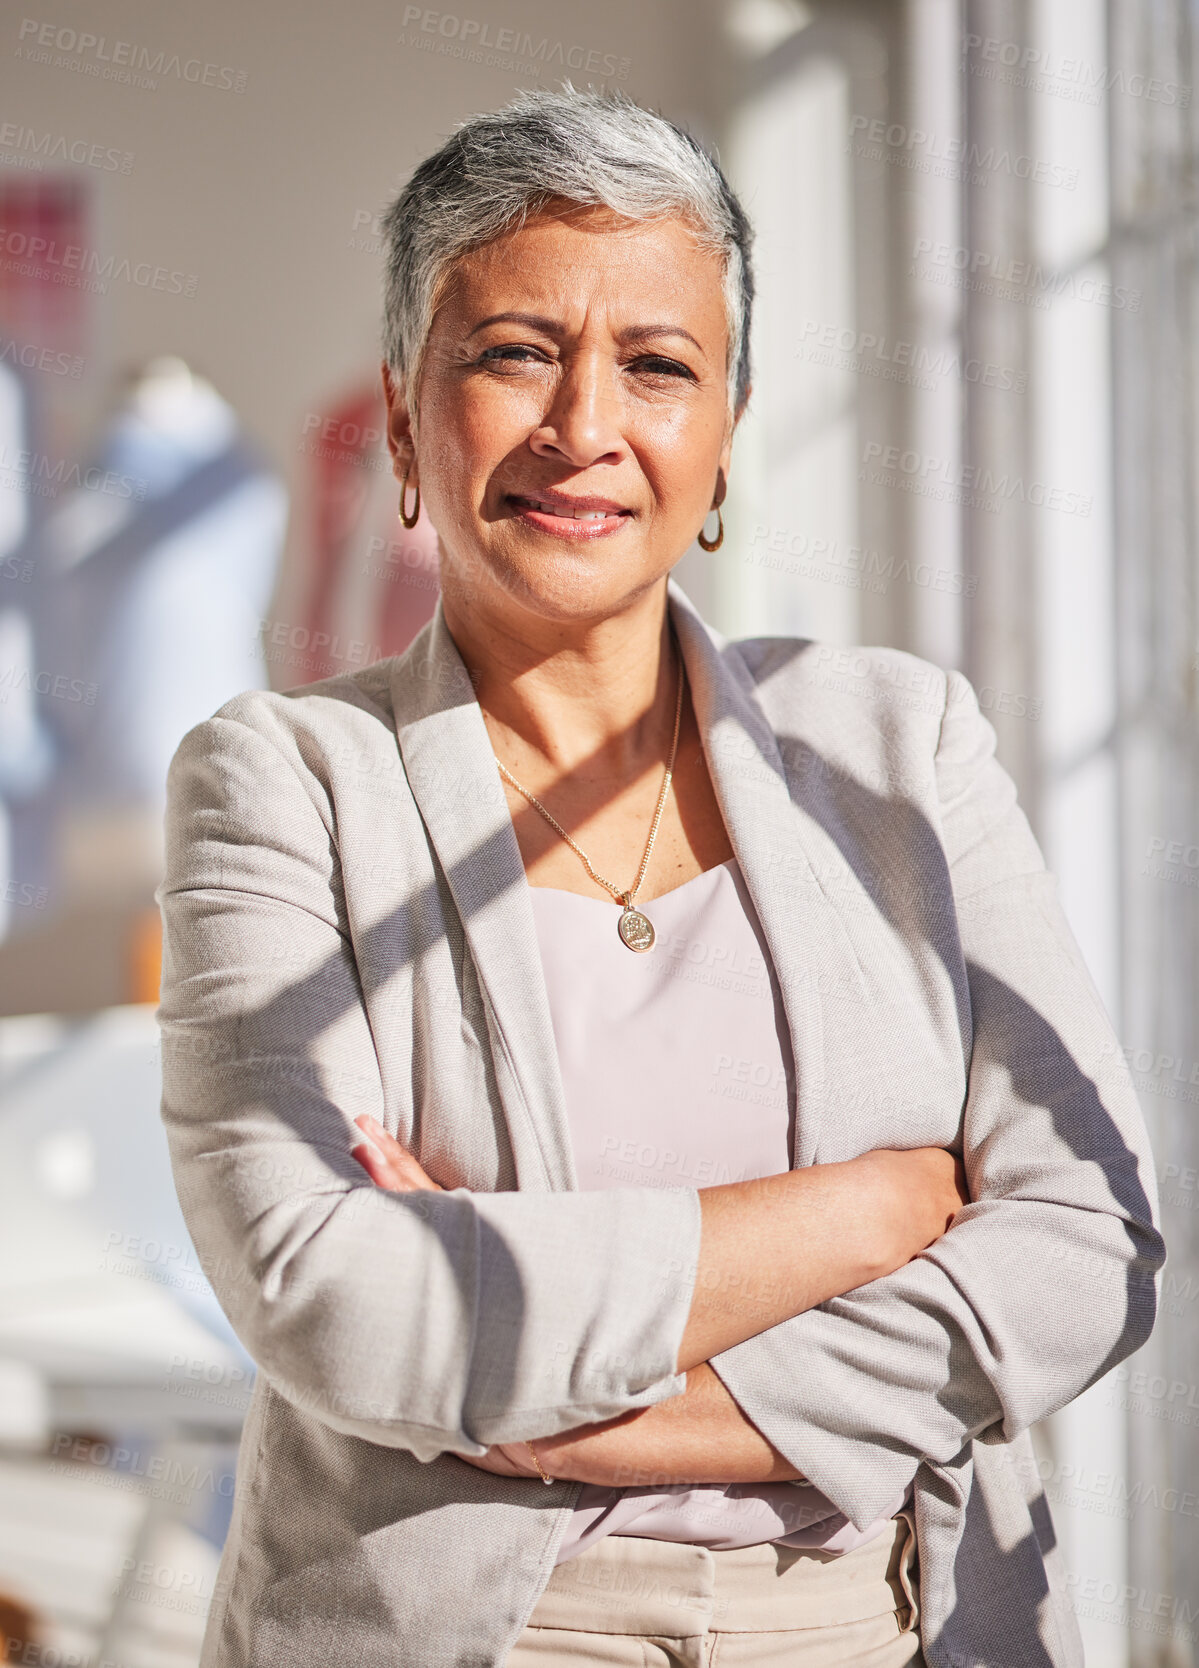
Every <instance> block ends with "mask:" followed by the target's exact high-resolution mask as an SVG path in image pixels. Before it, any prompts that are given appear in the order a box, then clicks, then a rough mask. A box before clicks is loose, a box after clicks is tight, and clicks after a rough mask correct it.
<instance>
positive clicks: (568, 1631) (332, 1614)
mask: <svg viewBox="0 0 1199 1668" xmlns="http://www.w3.org/2000/svg"><path fill="white" fill-rule="evenodd" d="M386 224H387V239H388V250H389V260H388V284H387V362H386V367H385V371H384V378H385V385H386V392H387V400H388V407H389V435H390V444H391V449H392V454H393V458H394V461H395V467H396V472H397V475H398V477H399V479H400V483H401V514H402V516H403V517H404V520H405V523H406V524H408V525H411V524H412V523H413V522H414V521H415V518H416V516H417V515H418V513H419V511H420V506H422V505H423V506H424V508H425V509H426V510H427V512H428V514H429V516H430V517H431V519H432V522H433V524H434V526H435V527H436V529H437V531H438V534H439V536H440V548H441V579H442V591H441V596H440V599H439V603H438V609H437V613H436V615H435V617H434V619H433V621H432V622H431V623H430V625H429V626H428V627H426V628H425V630H424V631H422V633H421V634H420V635H419V637H418V638H417V640H416V641H415V643H414V644H413V645H412V646H411V648H410V649H409V650H408V651H407V652H406V653H405V654H403V655H401V656H398V657H396V658H394V659H392V660H389V661H383V662H379V663H377V664H376V665H374V666H372V667H369V668H367V669H365V670H362V671H357V672H354V673H350V674H347V675H344V676H341V677H336V678H330V679H326V680H324V681H323V682H321V683H317V684H313V685H309V686H306V687H304V688H299V689H296V690H294V691H290V692H288V693H286V694H281V695H280V694H270V693H261V692H250V693H247V694H245V695H243V696H240V697H238V698H237V699H236V700H234V701H231V702H229V703H227V704H226V705H225V706H224V707H222V708H221V710H220V711H219V712H218V713H217V714H216V715H215V716H214V717H213V718H212V719H211V720H209V721H208V722H207V723H205V724H201V725H199V726H197V728H196V729H194V730H193V731H191V732H190V734H189V735H188V736H187V737H186V738H185V739H184V741H183V743H182V744H181V746H180V748H179V751H178V753H177V755H176V758H175V760H174V762H173V764H172V769H171V778H170V804H169V810H168V816H167V848H168V850H167V873H166V877H165V879H164V881H163V884H162V887H161V888H160V892H159V900H160V903H161V905H162V909H163V914H164V922H165V961H164V975H163V989H162V1005H161V1008H160V1019H161V1023H162V1030H163V1068H164V1098H163V1112H164V1118H165V1121H166V1126H167V1129H168V1132H169V1137H170V1142H171V1149H172V1158H173V1163H174V1166H175V1174H176V1177H177V1181H178V1186H179V1191H180V1197H181V1199H182V1201H183V1205H184V1208H185V1210H186V1212H187V1216H188V1221H189V1224H190V1226H191V1229H192V1233H193V1236H194V1238H195V1241H196V1244H197V1247H198V1249H199V1252H200V1255H201V1257H202V1259H203V1261H204V1266H205V1268H206V1270H207V1272H208V1274H209V1277H210V1278H211V1280H212V1282H213V1285H214V1287H215V1288H216V1290H217V1292H218V1294H219V1295H220V1297H221V1300H222V1302H223V1304H224V1305H225V1307H226V1309H227V1311H228V1313H229V1315H230V1317H231V1319H232V1320H233V1322H234V1324H235V1325H236V1326H237V1328H238V1330H239V1333H240V1335H241V1336H242V1338H243V1339H244V1340H245V1341H246V1344H247V1346H248V1348H249V1349H250V1350H251V1351H252V1353H253V1354H254V1356H255V1358H256V1360H257V1361H258V1362H259V1364H260V1366H261V1368H262V1372H261V1374H260V1376H259V1379H258V1384H257V1387H256V1390H255V1396H254V1402H253V1406H252V1410H251V1413H250V1416H249V1419H248V1422H247V1426H246V1431H245V1436H244V1440H243V1443H242V1450H241V1459H240V1463H239V1472H238V1482H237V1496H236V1507H235V1514H234V1520H233V1524H232V1527H231V1531H230V1536H229V1542H228V1545H227V1547H226V1552H225V1562H224V1565H223V1568H222V1577H221V1584H220V1593H219V1596H218V1598H217V1600H216V1601H215V1603H214V1606H213V1611H212V1615H211V1617H210V1622H209V1632H208V1636H207V1642H206V1649H205V1656H204V1662H205V1663H206V1664H207V1665H209V1668H215V1665H220V1668H248V1665H250V1664H255V1665H256V1668H257V1665H262V1664H266V1663H276V1662H279V1663H282V1662H286V1663H288V1664H291V1665H301V1668H302V1665H306V1664H313V1665H314V1668H315V1665H316V1664H320V1665H321V1668H328V1665H333V1664H341V1663H344V1664H347V1665H349V1664H354V1665H355V1668H359V1665H361V1664H380V1665H382V1664H389V1665H390V1664H394V1663H412V1664H421V1665H422V1668H440V1665H442V1664H445V1665H449V1664H471V1665H482V1664H488V1665H490V1664H501V1663H504V1662H511V1663H512V1664H514V1665H517V1668H524V1665H525V1664H532V1663H544V1664H556V1663H560V1662H561V1663H566V1662H570V1663H587V1662H606V1663H649V1662H654V1663H685V1664H697V1665H699V1664H705V1665H709V1668H710V1665H711V1664H712V1663H713V1662H714V1661H715V1660H716V1659H717V1658H719V1661H720V1663H721V1665H722V1668H729V1665H730V1664H732V1663H738V1664H746V1665H748V1664H751V1663H752V1664H755V1665H759V1668H765V1665H767V1664H774V1663H782V1662H787V1663H796V1664H798V1663H807V1664H834V1663H836V1664H841V1663H851V1662H852V1663H869V1664H873V1665H875V1668H889V1665H891V1664H899V1663H917V1664H919V1663H921V1662H925V1663H927V1664H928V1665H929V1668H942V1665H949V1664H952V1665H954V1668H958V1665H961V1664H964V1663H970V1664H983V1663H987V1664H991V1663H1002V1664H1004V1665H1005V1668H1022V1665H1024V1664H1028V1665H1030V1668H1031V1665H1033V1664H1036V1665H1038V1668H1039V1665H1043V1664H1046V1663H1051V1664H1054V1665H1057V1664H1062V1665H1065V1664H1071V1665H1073V1664H1079V1663H1081V1661H1082V1657H1081V1648H1080V1643H1079V1635H1078V1630H1077V1626H1076V1624H1075V1622H1074V1620H1073V1616H1072V1613H1071V1611H1070V1607H1069V1598H1068V1576H1067V1572H1066V1571H1065V1570H1064V1568H1063V1567H1062V1565H1061V1561H1060V1557H1059V1555H1058V1554H1057V1553H1056V1551H1055V1550H1054V1544H1053V1536H1052V1530H1051V1526H1050V1522H1049V1515H1048V1509H1047V1506H1046V1502H1045V1499H1044V1495H1043V1494H1042V1492H1041V1491H1040V1488H1039V1485H1038V1483H1037V1478H1036V1470H1035V1465H1034V1464H1033V1463H1032V1458H1033V1456H1032V1449H1031V1445H1030V1441H1029V1437H1028V1427H1029V1426H1030V1425H1031V1424H1032V1423H1033V1422H1035V1421H1036V1420H1038V1419H1040V1418H1042V1417H1043V1416H1045V1415H1046V1414H1047V1413H1049V1412H1051V1411H1052V1410H1053V1409H1055V1408H1058V1407H1060V1406H1062V1405H1063V1404H1064V1403H1065V1402H1067V1401H1069V1400H1070V1399H1071V1398H1072V1397H1074V1396H1076V1395H1077V1394H1078V1393H1079V1392H1080V1391H1081V1390H1082V1389H1083V1388H1085V1387H1086V1386H1087V1385H1088V1384H1090V1383H1091V1382H1092V1381H1093V1380H1094V1379H1095V1378H1096V1377H1098V1376H1099V1374H1100V1373H1102V1372H1103V1371H1105V1370H1106V1369H1108V1368H1109V1367H1111V1366H1112V1365H1114V1364H1115V1363H1116V1362H1117V1361H1119V1360H1120V1359H1122V1358H1123V1357H1124V1356H1126V1355H1128V1354H1129V1353H1130V1352H1131V1351H1132V1350H1134V1349H1135V1348H1136V1347H1137V1346H1138V1345H1139V1344H1140V1343H1142V1342H1143V1340H1144V1339H1145V1337H1146V1336H1147V1335H1148V1333H1149V1330H1150V1328H1151V1326H1152V1322H1153V1316H1154V1306H1155V1281H1154V1276H1155V1273H1156V1271H1157V1269H1158V1268H1159V1267H1160V1266H1161V1263H1162V1261H1163V1258H1164V1251H1163V1246H1162V1241H1161V1237H1160V1234H1159V1233H1158V1228H1157V1217H1156V1194H1155V1190H1154V1180H1153V1172H1152V1164H1151V1159H1150V1154H1149V1149H1148V1144H1147V1140H1146V1135H1145V1130H1144V1127H1143V1124H1142V1121H1141V1118H1140V1114H1139V1111H1138V1108H1137V1103H1136V1099H1135V1095H1134V1093H1133V1090H1132V1087H1131V1084H1130V1081H1129V1079H1128V1076H1127V1073H1126V1072H1125V1070H1124V1068H1123V1064H1122V1058H1121V1055H1120V1052H1119V1049H1118V1047H1117V1046H1116V1044H1115V1039H1114V1037H1113V1035H1112V1031H1111V1027H1110V1024H1109V1022H1108V1020H1107V1018H1106V1016H1105V1014H1104V1012H1103V1009H1102V1005H1101V1003H1100V1001H1099V998H1098V996H1097V994H1096V992H1095V989H1094V986H1093V984H1092V983H1091V981H1090V979H1089V976H1088V974H1087V972H1086V970H1085V968H1084V967H1083V965H1082V962H1081V960H1080V957H1079V953H1078V950H1077V947H1076V945H1075V942H1074V940H1073V938H1072V936H1071V934H1070V931H1069V928H1068V927H1067V925H1066V922H1065V919H1064V917H1063V915H1062V913H1061V910H1060V908H1059V906H1058V904H1057V901H1056V897H1055V892H1054V886H1053V882H1052V879H1051V877H1050V876H1049V875H1048V874H1047V873H1046V871H1045V868H1044V864H1043V862H1042V859H1041V855H1040V853H1039V851H1038V849H1037V847H1036V844H1035V842H1034V841H1033V838H1032V835H1031V833H1030V831H1029V829H1028V825H1027V822H1026V821H1025V819H1024V817H1023V815H1022V813H1021V812H1020V810H1019V809H1018V807H1017V806H1016V803H1015V794H1014V790H1013V788H1012V784H1011V781H1010V779H1009V778H1008V777H1007V776H1006V775H1005V773H1004V772H1003V771H1002V769H1001V768H1000V767H999V765H998V764H997V763H996V761H995V759H994V756H993V750H994V739H995V738H994V733H993V731H992V730H991V728H990V726H989V725H988V724H987V722H986V720H985V719H984V717H983V716H982V714H981V713H980V711H979V707H978V704H977V701H976V700H975V697H974V694H973V691H972V690H971V688H970V686H969V684H968V683H967V682H966V680H965V679H964V678H963V677H962V676H961V675H960V674H959V673H957V672H948V673H946V672H943V671H941V670H939V669H938V668H936V667H934V666H931V665H929V664H928V663H926V662H923V661H920V660H917V659H915V658H914V657H912V656H910V655H906V654H902V653H899V652H896V651H890V650H878V649H871V650H860V651H859V650H855V651H841V650H834V649H832V648H830V647H828V646H825V645H821V644H818V643H812V642H807V641H803V640H794V639H788V638H758V639H753V640H748V641H742V642H737V643H731V642H728V641H727V640H726V639H724V638H723V637H722V636H721V635H720V634H719V633H717V632H715V631H714V630H713V629H712V628H711V627H709V626H708V625H707V624H706V623H705V622H704V621H703V620H702V619H701V618H700V616H699V615H698V613H697V612H696V611H695V609H694V607H693V606H692V604H691V603H690V602H689V601H688V599H687V598H686V596H685V595H684V594H683V592H682V591H681V590H680V589H679V587H678V586H677V584H676V583H675V582H674V580H673V579H672V578H671V577H670V570H671V569H672V567H673V566H674V564H675V563H676V562H677V561H678V560H679V558H680V557H681V555H682V554H683V552H684V551H685V550H686V549H687V547H688V545H689V544H690V542H691V540H692V539H693V538H694V537H695V536H696V535H697V533H701V532H702V529H703V528H704V527H705V525H708V524H710V517H711V516H712V515H713V514H715V516H716V528H715V531H714V532H713V533H704V534H703V535H702V536H703V537H704V540H705V542H706V544H707V546H708V547H709V548H714V547H715V545H716V544H718V543H719V540H720V537H721V521H720V513H719V512H720V504H721V501H722V499H723V497H724V492H725V484H726V481H727V477H728V472H729V469H730V466H731V446H732V435H733V429H734V425H735V422H736V420H737V418H738V417H739V415H740V413H741V411H742V410H743V409H744V406H745V401H746V398H747V396H748V392H749V362H748V334H749V332H748V326H749V312H750V296H751V292H752V284H751V280H750V269H749V261H748V243H749V233H748V228H747V226H746V222H745V217H744V215H743V214H742V212H741V210H740V208H739V206H738V205H737V203H736V200H735V199H734V197H733V196H732V193H731V192H730V190H729V188H728V186H727V183H726V182H725V180H724V179H723V177H722V175H721V174H720V172H719V170H718V169H717V168H716V166H715V165H714V163H713V162H712V161H711V160H710V159H709V158H708V157H707V156H706V155H705V153H704V152H703V151H702V150H700V149H699V148H698V147H697V146H696V145H695V144H694V143H693V142H692V141H691V140H689V139H688V138H687V137H686V136H685V135H683V134H682V133H680V131H679V130H678V129H676V128H675V127H673V126H672V125H671V124H670V123H669V122H666V121H665V120H663V119H662V118H660V117H658V116H655V115H651V114H650V113H648V112H646V111H644V110H641V109H639V108H637V107H636V106H635V105H633V104H632V103H630V102H629V101H628V100H627V99H625V98H622V97H610V96H606V95H592V94H582V93H578V92H575V91H573V90H571V89H569V88H567V89H566V91H564V92H562V93H560V94H551V93H539V94H536V95H532V94H530V95H525V96H522V97H521V98H520V99H519V100H518V101H517V102H516V103H515V104H514V105H513V106H511V107H510V108H508V109H506V110H503V111H500V112H499V113H498V114H495V115H489V116H483V117H480V118H477V119H476V120H474V121H472V122H470V123H468V124H467V125H466V126H465V127H464V128H462V129H461V130H459V132H458V133H457V134H456V135H455V136H454V137H453V138H452V139H451V140H450V141H449V142H448V143H447V144H446V145H445V146H444V147H443V148H442V149H441V150H440V151H439V152H438V153H437V154H436V155H435V156H433V157H431V158H430V159H429V160H428V161H426V162H425V163H424V164H423V165H422V166H421V167H420V168H419V169H418V170H417V172H416V174H415V175H414V176H413V179H412V181H411V182H410V183H409V185H408V186H407V187H406V189H405V190H404V192H403V193H402V194H401V195H400V197H399V198H398V199H397V201H396V203H395V204H394V206H393V207H392V209H391V211H390V213H389V215H388V217H387V223H386ZM614 905H616V907H615V908H614V907H613V906H614ZM959 1154H960V1155H961V1161H964V1163H963V1162H961V1161H959V1159H958V1155H959ZM355 1155H356V1157H355ZM967 1184H968V1185H967Z"/></svg>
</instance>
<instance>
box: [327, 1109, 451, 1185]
mask: <svg viewBox="0 0 1199 1668" xmlns="http://www.w3.org/2000/svg"><path fill="white" fill-rule="evenodd" d="M354 1122H355V1124H356V1125H357V1126H358V1128H359V1129H360V1130H361V1131H362V1133H363V1134H364V1135H365V1136H366V1137H367V1142H366V1143H361V1144H359V1145H358V1146H356V1147H352V1148H351V1149H350V1151H351V1156H352V1157H354V1158H356V1159H357V1161H358V1163H359V1164H361V1166H362V1168H363V1169H364V1170H365V1171H366V1173H367V1175H368V1176H369V1177H370V1179H371V1180H372V1181H373V1182H374V1184H375V1186H376V1187H382V1188H384V1189H386V1191H387V1192H388V1193H442V1192H444V1191H445V1189H444V1188H442V1187H439V1186H438V1184H437V1183H436V1182H435V1181H434V1180H433V1178H432V1177H431V1176H430V1175H429V1174H428V1172H427V1171H426V1170H425V1169H424V1168H423V1167H422V1166H421V1164H420V1161H419V1160H418V1159H416V1158H414V1157H413V1156H412V1154H411V1153H410V1152H409V1151H408V1149H407V1147H403V1146H401V1145H400V1143H399V1142H398V1141H397V1140H396V1138H395V1136H394V1135H389V1134H388V1133H387V1131H386V1130H385V1129H384V1128H383V1125H382V1124H381V1123H379V1122H378V1121H377V1120H376V1119H375V1118H372V1117H370V1116H369V1115H368V1114H365V1113H364V1114H363V1116H362V1117H361V1118H355V1119H354Z"/></svg>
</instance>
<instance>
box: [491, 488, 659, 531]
mask: <svg viewBox="0 0 1199 1668" xmlns="http://www.w3.org/2000/svg"><path fill="white" fill-rule="evenodd" d="M508 502H509V503H510V504H511V506H512V511H513V515H514V517H515V519H516V520H517V521H523V522H524V523H525V525H526V526H527V527H535V528H537V530H538V531H539V532H542V533H552V534H553V535H554V537H555V538H559V539H584V540H586V539H603V538H607V537H608V536H609V535H610V534H612V533H618V532H619V531H620V529H621V528H622V527H623V526H624V524H625V522H627V521H631V520H632V519H633V512H632V511H631V510H626V509H622V508H621V507H620V506H619V505H616V504H609V503H607V502H606V501H605V500H598V501H597V500H595V499H581V500H580V501H579V503H578V504H568V503H565V502H562V503H556V502H555V501H553V500H552V499H539V498H533V497H528V498H525V497H521V496H519V495H518V494H516V493H511V494H510V495H509V497H508Z"/></svg>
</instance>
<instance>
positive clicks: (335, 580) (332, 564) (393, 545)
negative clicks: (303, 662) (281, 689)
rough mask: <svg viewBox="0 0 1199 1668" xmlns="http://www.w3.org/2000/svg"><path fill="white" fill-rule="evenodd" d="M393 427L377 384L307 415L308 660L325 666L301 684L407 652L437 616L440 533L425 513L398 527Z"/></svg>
mask: <svg viewBox="0 0 1199 1668" xmlns="http://www.w3.org/2000/svg"><path fill="white" fill-rule="evenodd" d="M385 422H386V407H385V406H384V403H383V391H382V388H381V386H380V385H379V383H378V381H377V380H374V379H372V380H371V381H363V382H361V383H359V384H357V385H356V386H355V388H354V389H353V390H352V391H351V392H350V393H349V394H348V395H346V396H345V397H344V398H342V399H340V400H338V401H337V402H336V403H335V404H332V405H331V406H329V407H328V408H327V410H326V411H325V412H324V413H322V414H317V413H312V414H310V415H309V416H308V417H306V418H305V431H306V432H305V435H304V439H303V442H302V445H303V449H304V451H305V452H306V453H307V455H308V456H309V458H310V459H311V468H312V479H313V494H312V500H311V501H312V505H313V510H312V541H311V545H312V552H311V566H310V570H309V582H308V587H307V600H306V603H305V607H304V614H303V625H304V627H305V628H306V632H307V642H308V646H309V651H310V654H311V655H313V656H319V657H320V659H321V660H322V661H325V662H327V667H326V670H324V671H321V670H311V671H309V673H308V675H307V677H305V678H297V679H296V680H295V681H297V682H314V681H315V680H316V679H317V678H320V677H327V676H329V675H331V674H332V673H334V672H339V671H349V670H353V669H354V668H355V667H357V666H365V665H369V664H370V663H371V662H372V661H374V660H380V659H383V658H384V657H386V656H388V655H393V654H400V653H401V652H402V651H403V650H404V649H406V648H407V647H408V645H409V643H411V641H412V639H413V638H414V637H415V636H416V634H417V632H418V631H419V630H420V629H421V627H422V626H423V625H425V624H426V623H427V622H428V621H429V620H431V619H432V617H433V611H434V609H435V607H436V605H437V595H438V590H439V583H440V582H439V566H438V549H437V534H436V532H435V531H434V529H433V526H432V523H431V522H430V521H429V519H428V517H427V516H426V515H425V514H424V511H423V510H422V512H421V516H420V519H419V521H418V522H417V524H416V526H415V527H414V528H412V529H411V530H409V529H407V528H405V527H404V526H402V524H401V522H400V519H399V503H400V487H399V482H398V481H397V480H396V479H395V477H394V475H393V474H392V470H391V459H390V457H389V455H388V452H387V446H386V442H385V438H384V437H385ZM408 501H409V506H411V502H412V494H411V493H409V495H408Z"/></svg>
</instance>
